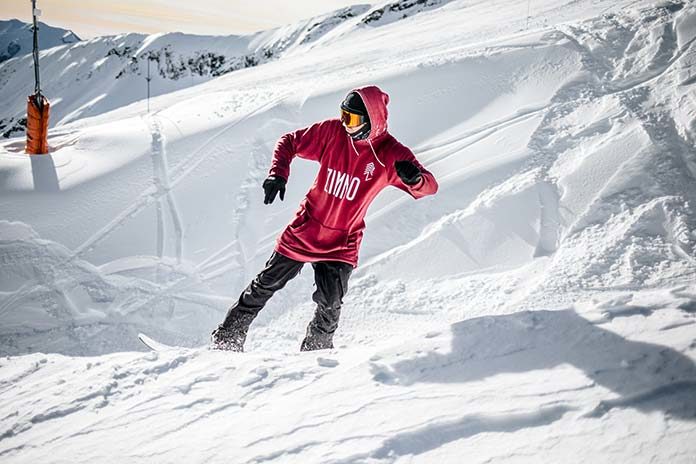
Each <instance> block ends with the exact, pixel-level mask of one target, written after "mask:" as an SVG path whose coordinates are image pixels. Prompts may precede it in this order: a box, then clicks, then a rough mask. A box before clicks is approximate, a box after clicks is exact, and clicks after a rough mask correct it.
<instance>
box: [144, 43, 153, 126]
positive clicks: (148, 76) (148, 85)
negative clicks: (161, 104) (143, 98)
mask: <svg viewBox="0 0 696 464" xmlns="http://www.w3.org/2000/svg"><path fill="white" fill-rule="evenodd" d="M145 80H146V81H147V112H148V113H150V81H151V80H152V78H151V77H150V56H149V55H148V57H147V77H146V78H145Z"/></svg>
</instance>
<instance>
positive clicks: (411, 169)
mask: <svg viewBox="0 0 696 464" xmlns="http://www.w3.org/2000/svg"><path fill="white" fill-rule="evenodd" d="M394 168H395V169H396V173H397V174H398V175H399V177H400V178H401V180H402V181H403V182H404V184H406V185H415V184H417V183H418V182H420V180H421V172H420V169H418V166H416V165H415V164H413V163H412V162H410V161H395V162H394Z"/></svg>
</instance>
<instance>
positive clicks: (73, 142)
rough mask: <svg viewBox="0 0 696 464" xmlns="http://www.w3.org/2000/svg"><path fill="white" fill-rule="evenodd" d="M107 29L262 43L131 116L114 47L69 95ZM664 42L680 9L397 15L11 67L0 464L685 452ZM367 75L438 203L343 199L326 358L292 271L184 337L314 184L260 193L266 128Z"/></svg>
mask: <svg viewBox="0 0 696 464" xmlns="http://www.w3.org/2000/svg"><path fill="white" fill-rule="evenodd" d="M528 8H529V16H528ZM174 36H176V37H177V40H175V41H174V40H171V37H174ZM118 40H121V41H123V42H124V43H125V42H126V41H132V42H133V44H137V46H138V47H139V50H150V51H153V50H157V49H161V47H165V46H166V44H169V46H170V50H171V53H173V54H176V55H177V56H179V55H181V56H184V55H186V54H191V53H198V51H201V50H207V51H214V50H218V49H217V48H216V47H233V46H234V47H236V46H239V47H241V48H240V50H242V49H243V50H244V53H249V52H250V51H255V50H262V49H263V47H264V46H266V45H267V44H269V43H276V44H283V45H282V53H278V54H277V55H274V56H273V58H272V59H268V60H265V61H264V62H258V63H256V64H255V65H254V66H250V67H241V68H239V69H234V70H230V71H229V72H224V73H219V75H213V74H212V73H210V72H208V73H207V74H206V75H205V77H201V79H200V80H198V81H194V82H191V81H190V80H189V82H188V83H187V84H183V83H182V84H181V85H179V84H172V86H171V87H167V88H165V87H163V86H161V87H160V90H159V91H157V95H158V96H156V97H153V99H152V100H151V102H150V111H149V112H148V111H147V103H146V101H145V100H143V98H144V96H143V94H142V93H138V92H140V90H136V89H135V88H134V87H133V86H132V85H131V84H132V83H131V84H128V83H125V81H123V83H119V81H120V80H121V78H119V79H116V78H115V75H116V74H118V72H121V70H122V69H124V68H123V67H119V66H121V65H117V64H116V63H117V62H116V61H115V60H117V59H119V57H118V56H117V55H113V54H112V55H111V56H110V57H109V59H110V60H114V61H113V63H114V64H113V65H109V66H113V69H111V68H110V71H109V73H104V75H103V77H97V76H95V75H93V76H92V77H91V78H90V80H88V81H84V82H82V83H77V84H76V83H75V82H73V80H74V77H75V76H79V75H80V74H79V73H80V72H83V71H82V70H83V69H88V68H90V67H94V66H100V65H105V63H106V61H103V60H104V58H105V57H104V56H103V55H104V53H105V52H106V51H108V47H110V46H112V45H108V44H112V42H113V41H118ZM695 40H696V5H694V4H693V2H684V1H667V2H651V1H631V0H619V1H615V0H612V1H609V0H579V1H578V0H574V1H564V2H558V1H552V0H545V1H543V0H539V1H534V2H530V3H529V5H528V4H527V2H514V1H511V0H501V1H496V2H490V1H463V0H452V1H444V0H442V1H440V0H428V1H416V0H399V1H390V2H381V3H379V4H377V3H375V4H371V5H366V4H364V5H356V6H354V7H351V8H347V9H343V10H339V11H337V12H334V13H331V14H327V15H323V16H321V17H318V18H313V19H309V20H306V21H303V22H301V23H298V24H294V25H289V26H287V27H286V28H279V29H275V30H272V31H268V32H266V33H260V34H258V35H253V36H239V37H222V38H215V37H200V36H199V37H196V36H184V35H176V34H173V35H170V34H167V35H156V36H137V35H135V34H132V35H127V36H119V37H105V38H96V39H92V40H91V41H87V42H85V43H82V42H81V43H80V44H75V45H65V46H61V47H58V48H53V49H50V50H46V51H44V52H42V59H45V60H46V61H47V62H48V63H51V64H49V66H55V67H56V69H62V70H65V74H64V75H63V77H61V76H60V74H53V75H51V74H50V72H49V75H48V76H47V80H48V82H50V84H49V85H50V92H49V89H48V88H47V90H46V94H47V96H48V98H49V99H51V100H52V101H53V102H54V103H55V102H57V103H56V104H55V108H56V114H57V117H56V118H54V119H53V126H52V129H51V130H50V132H49V144H50V145H51V154H50V155H47V156H33V157H28V156H27V155H25V154H24V153H23V151H22V149H23V143H24V140H23V137H22V136H14V137H11V138H9V139H4V140H3V141H2V142H1V143H0V192H1V194H0V213H1V214H0V353H2V354H3V355H5V356H6V357H5V358H3V359H1V360H0V394H1V395H2V396H1V398H2V401H1V402H0V418H1V419H0V458H1V459H2V461H3V462H18V463H19V462H148V463H149V462H158V463H159V462H162V463H165V462H182V461H186V462H206V463H207V462H230V461H231V462H240V463H242V462H244V463H246V462H249V463H261V462H274V463H294V462H297V463H307V462H321V463H358V462H359V463H431V462H447V463H450V462H451V463H455V462H457V463H458V462H464V461H466V462H474V463H490V462H505V463H518V462H519V463H522V462H524V463H538V462H578V463H580V462H583V463H584V462H613V463H615V462H631V463H634V462H636V463H642V462H645V463H647V462H660V463H693V462H696V461H695V460H696V364H695V361H696V330H695V328H696V256H695V254H694V253H695V250H696V211H694V205H696V182H695V180H696V179H695V178H696V149H694V146H695V140H696V93H695V92H694V89H696V87H695V86H694V84H696V46H695V45H694V41H695ZM109 41H111V42H109ZM231 44H232V45H231ZM131 47H136V45H131ZM228 50H231V49H230V48H228ZM119 53H121V52H119ZM134 53H136V54H137V50H136V52H134ZM254 53H255V52H254ZM232 55H234V56H238V55H239V53H237V52H236V51H235V52H234V53H232V52H230V56H232ZM124 56H128V57H131V55H127V54H124ZM132 56H136V55H132ZM24 59H26V60H28V58H13V59H11V60H8V61H6V62H5V63H2V64H0V89H6V88H8V87H7V86H8V85H9V84H8V82H10V81H11V80H12V82H15V81H16V82H20V81H23V82H24V83H25V84H26V85H28V83H30V82H31V78H32V74H31V68H30V67H29V66H28V65H27V64H25V65H22V66H23V67H22V68H19V67H17V66H18V63H19V62H21V60H24ZM100 63H101V64H100ZM136 63H140V64H139V66H140V67H139V68H138V71H136V72H135V74H133V75H132V76H131V78H132V79H136V77H137V79H140V80H139V81H138V82H140V81H142V79H143V76H142V73H143V69H142V64H143V63H142V62H139V61H137V59H136ZM9 69H16V70H17V71H13V77H12V78H11V79H8V78H7V76H8V74H7V73H8V72H9V71H8V70H9ZM20 69H21V71H20ZM95 69H96V68H95ZM112 71H113V72H112ZM61 72H62V71H61ZM138 73H140V74H138ZM14 74H17V75H16V76H14ZM66 76H69V77H70V78H67V77H66ZM189 79H190V78H189ZM163 80H164V79H163ZM133 82H135V80H134V81H133ZM171 82H175V81H171ZM372 83H374V84H377V85H379V86H380V87H381V88H383V89H384V90H385V91H386V92H387V93H389V94H390V96H391V102H390V105H389V111H390V117H389V130H390V132H391V133H392V134H394V136H395V137H396V138H397V139H399V140H400V141H401V142H403V143H404V144H406V145H407V146H410V147H411V148H412V149H413V150H414V152H415V153H416V156H417V157H418V159H419V160H420V161H421V162H422V163H423V164H424V165H425V166H426V167H428V169H429V170H430V171H431V172H433V174H434V175H435V176H436V178H437V179H438V181H439V183H440V190H439V192H438V193H437V194H436V195H435V196H431V197H427V198H424V199H421V200H418V201H414V200H413V199H412V198H411V197H409V196H407V195H405V194H404V193H403V192H401V191H398V190H396V189H392V190H390V191H386V192H383V193H382V196H380V197H379V198H378V199H377V201H376V202H375V203H374V204H373V205H372V206H371V208H370V210H369V212H368V217H367V219H366V222H367V229H366V232H365V238H364V242H363V248H362V250H361V255H360V264H359V267H358V268H357V269H356V270H355V272H354V273H353V276H352V278H351V281H350V284H349V292H348V294H347V296H346V298H345V300H344V306H343V310H342V316H341V324H340V327H339V330H338V332H337V335H336V339H335V344H336V349H333V350H325V351H319V352H306V353H300V352H299V344H300V341H301V339H302V337H303V335H304V330H305V327H306V324H307V323H308V322H309V320H310V319H311V317H312V314H313V310H314V305H313V303H312V302H311V298H310V296H311V293H312V285H313V276H312V272H311V269H310V268H309V267H308V266H307V267H306V268H305V270H304V271H303V272H302V274H301V275H300V276H299V277H298V278H296V279H295V280H293V281H292V282H291V283H290V284H289V285H288V286H287V287H286V288H285V289H284V290H282V291H281V292H280V293H279V294H277V295H276V296H275V297H274V298H273V299H272V300H271V301H270V302H269V304H268V305H267V306H266V308H265V309H264V310H263V311H262V312H261V314H260V315H259V317H258V318H257V320H256V321H255V322H254V324H253V325H252V328H251V331H250V333H249V338H248V340H247V343H246V346H245V348H246V352H245V353H227V352H216V351H210V350H208V349H207V348H206V345H207V342H208V338H209V335H210V332H211V330H212V329H213V328H214V327H215V326H216V325H217V324H218V323H219V322H220V321H221V320H222V318H223V317H224V314H225V312H226V310H227V308H228V307H229V305H230V304H231V303H232V302H233V301H234V300H235V299H236V298H237V297H238V295H239V292H240V291H241V290H242V289H243V288H244V287H245V286H246V284H247V283H248V282H249V280H250V279H251V278H253V276H254V275H255V274H256V273H257V272H258V271H259V270H260V269H261V267H262V266H263V264H264V262H265V261H266V260H267V259H268V257H269V255H270V253H271V251H272V249H273V245H274V241H275V239H276V237H277V235H278V234H279V232H280V231H281V230H282V229H283V228H284V227H285V225H286V224H287V223H288V221H289V220H290V218H291V217H292V216H293V214H294V212H295V209H296V208H297V205H298V203H299V202H300V201H301V199H302V198H303V196H304V194H305V192H306V191H307V189H308V188H309V187H310V185H311V184H312V181H313V179H314V175H315V173H316V166H317V165H316V164H313V163H312V162H309V161H305V160H301V159H296V160H295V161H294V162H293V165H292V173H291V176H290V179H289V182H288V191H287V194H286V197H285V201H284V202H278V201H276V202H275V203H274V204H272V205H270V206H268V205H264V204H263V195H262V190H261V187H260V186H261V183H262V182H263V179H264V178H265V176H266V175H267V172H268V168H269V165H270V159H271V154H272V150H273V147H274V145H275V142H276V141H277V140H278V138H279V137H280V136H281V135H282V134H284V133H285V132H288V131H290V130H293V129H296V128H299V127H302V126H306V125H308V124H310V123H312V122H315V121H318V120H321V119H325V118H330V117H335V116H336V115H337V112H338V105H339V103H340V101H341V99H342V98H343V97H344V96H345V94H346V93H347V92H348V91H349V90H350V89H351V88H354V87H358V86H362V85H366V84H372ZM63 85H64V87H61V86H63ZM138 85H140V83H139V84H138ZM162 85H164V84H162ZM119 86H120V87H119ZM13 88H14V87H13ZM111 89H113V92H112V91H111ZM13 92H16V93H17V95H8V94H7V93H6V91H5V90H2V93H3V96H2V97H1V98H2V99H6V101H7V102H8V105H10V101H11V100H12V99H14V100H12V101H15V100H17V101H21V100H22V99H24V98H26V96H25V95H24V94H25V93H27V92H26V91H25V90H24V89H21V88H20V87H19V86H18V87H16V90H13ZM97 94H99V95H97ZM18 95H19V97H18ZM95 98H99V99H98V100H94V99H95ZM87 99H92V100H94V101H93V102H92V105H91V106H89V105H88V106H84V105H85V104H86V102H87V101H86V100H87ZM12 104H13V105H14V103H12ZM76 104H79V105H81V106H83V108H82V110H78V109H76V108H74V105H76ZM61 106H62V107H63V108H64V109H63V110H61ZM4 108H9V106H7V107H6V106H5V104H4V103H3V110H2V111H3V114H2V117H15V115H14V113H15V112H16V111H19V110H16V109H12V110H7V112H5V111H6V110H5V109H4ZM13 108H14V107H13ZM68 108H72V109H71V110H70V111H68V110H67V109H68ZM87 108H89V109H87ZM13 111H14V112H13ZM61 111H62V112H61ZM15 135H16V134H15ZM139 332H143V333H145V334H148V335H149V336H151V337H152V338H154V339H155V340H157V341H159V342H161V343H163V344H165V345H169V346H168V347H163V348H162V349H161V350H159V351H150V350H148V349H147V348H146V347H145V346H144V345H143V344H141V343H140V342H139V340H138V338H137V334H138V333H139Z"/></svg>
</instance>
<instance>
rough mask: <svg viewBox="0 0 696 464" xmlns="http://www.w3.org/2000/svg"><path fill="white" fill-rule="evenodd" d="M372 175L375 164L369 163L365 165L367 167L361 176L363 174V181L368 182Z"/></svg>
mask: <svg viewBox="0 0 696 464" xmlns="http://www.w3.org/2000/svg"><path fill="white" fill-rule="evenodd" d="M374 173H375V163H373V162H371V161H370V162H369V163H367V165H366V166H365V172H364V173H363V174H365V180H370V179H372V175H373V174H374Z"/></svg>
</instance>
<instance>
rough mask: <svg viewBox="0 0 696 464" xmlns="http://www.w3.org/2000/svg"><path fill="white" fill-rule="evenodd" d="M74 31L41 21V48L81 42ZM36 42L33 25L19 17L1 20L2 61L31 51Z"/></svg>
mask: <svg viewBox="0 0 696 464" xmlns="http://www.w3.org/2000/svg"><path fill="white" fill-rule="evenodd" d="M79 41H80V38H79V37H78V36H77V35H75V33H74V32H73V31H69V30H66V29H61V28H59V27H52V26H49V25H47V24H44V23H42V22H39V48H40V49H42V50H44V49H47V48H52V47H55V46H57V45H65V44H71V43H75V42H79ZM33 43H34V34H33V31H32V25H31V24H30V23H25V22H23V21H20V20H18V19H10V20H9V21H0V63H1V62H3V61H6V60H9V59H10V58H14V57H15V56H21V55H25V54H27V53H31V51H32V48H33Z"/></svg>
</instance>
